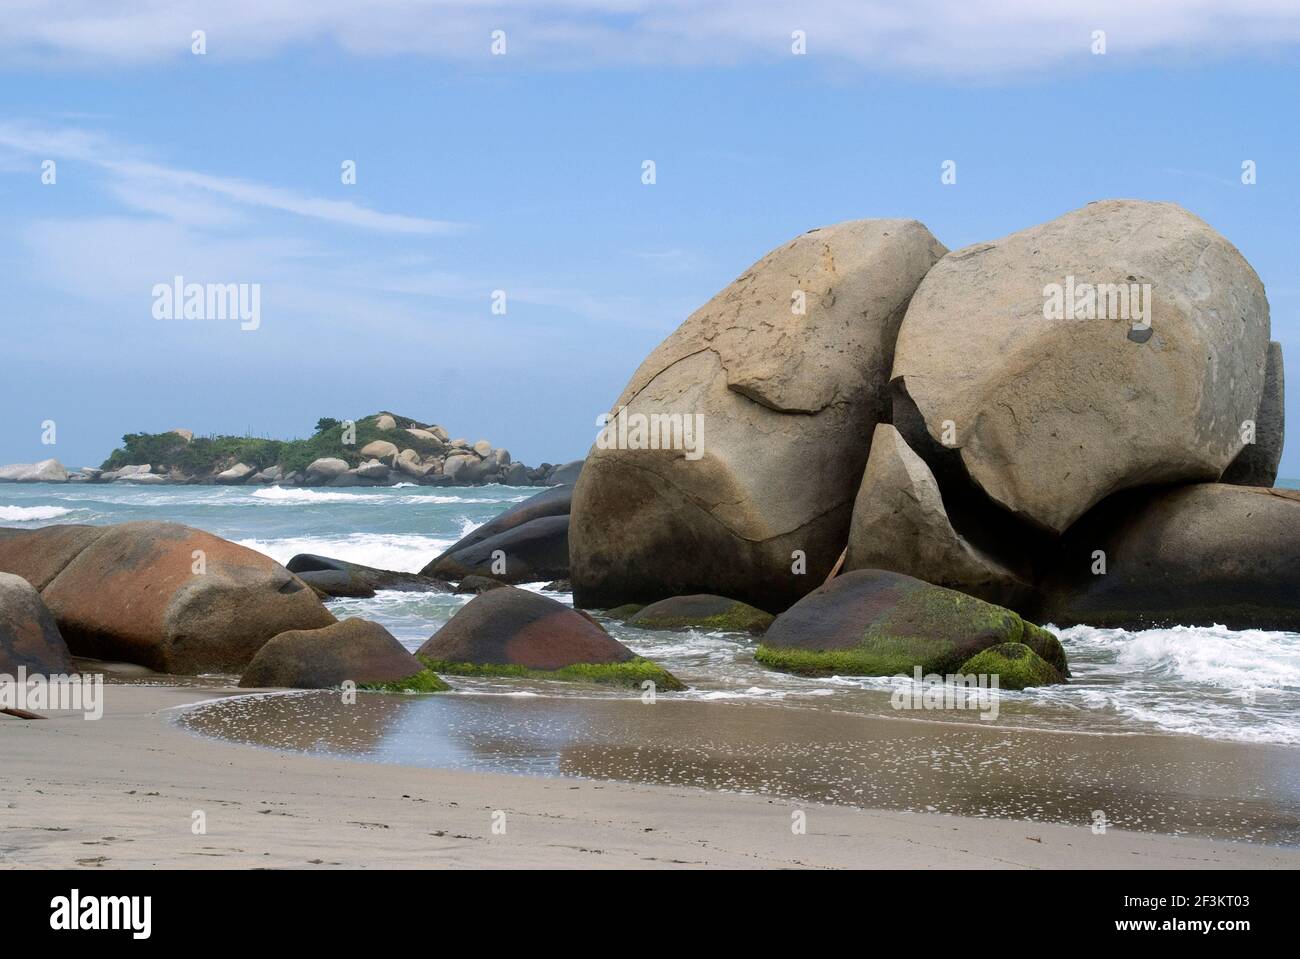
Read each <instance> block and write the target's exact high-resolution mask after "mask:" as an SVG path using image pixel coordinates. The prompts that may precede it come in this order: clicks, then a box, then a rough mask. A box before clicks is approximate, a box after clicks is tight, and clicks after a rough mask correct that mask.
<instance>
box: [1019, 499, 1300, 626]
mask: <svg viewBox="0 0 1300 959" xmlns="http://www.w3.org/2000/svg"><path fill="white" fill-rule="evenodd" d="M1041 591H1042V595H1043V600H1042V606H1041V608H1040V609H1039V611H1038V618H1039V619H1042V620H1044V621H1048V622H1053V623H1057V624H1060V625H1074V624H1076V623H1087V624H1088V625H1090V626H1098V627H1109V628H1116V629H1150V628H1156V627H1166V626H1212V625H1216V624H1217V625H1220V626H1226V627H1228V628H1229V629H1277V630H1291V631H1296V630H1300V490H1284V489H1264V488H1261V487H1254V486H1230V485H1226V484H1222V483H1198V484H1195V485H1192V486H1181V487H1159V488H1151V489H1141V490H1130V491H1127V492H1125V493H1122V494H1119V495H1117V496H1113V497H1111V498H1110V499H1109V500H1107V501H1106V502H1104V503H1102V504H1100V505H1099V506H1098V507H1096V508H1095V509H1093V510H1092V511H1091V512H1090V513H1089V514H1088V515H1087V516H1085V517H1084V518H1083V519H1081V520H1080V521H1079V522H1078V523H1076V524H1075V526H1074V528H1072V529H1071V530H1070V532H1069V533H1068V534H1067V535H1066V537H1065V539H1064V540H1063V541H1062V543H1061V547H1060V551H1059V553H1058V554H1057V556H1056V560H1055V564H1054V569H1053V571H1052V572H1051V573H1050V574H1049V575H1048V576H1047V577H1046V578H1045V580H1044V582H1043V584H1042V587H1041Z"/></svg>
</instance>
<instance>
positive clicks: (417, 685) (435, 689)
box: [357, 669, 451, 693]
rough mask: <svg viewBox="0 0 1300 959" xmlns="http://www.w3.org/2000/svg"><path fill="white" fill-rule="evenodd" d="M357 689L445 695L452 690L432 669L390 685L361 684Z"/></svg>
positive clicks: (389, 683)
mask: <svg viewBox="0 0 1300 959" xmlns="http://www.w3.org/2000/svg"><path fill="white" fill-rule="evenodd" d="M357 688H358V689H365V690H370V691H371V692H379V693H445V692H446V691H447V690H449V689H451V687H450V686H448V685H447V683H446V682H444V681H443V679H442V677H441V676H439V675H438V674H437V673H436V672H434V671H433V670H432V669H422V670H420V672H418V673H416V674H415V675H414V676H408V677H407V678H406V679H398V680H394V681H393V682H388V683H361V684H359V685H358V687H357Z"/></svg>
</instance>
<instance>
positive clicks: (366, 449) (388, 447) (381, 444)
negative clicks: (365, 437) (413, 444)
mask: <svg viewBox="0 0 1300 959" xmlns="http://www.w3.org/2000/svg"><path fill="white" fill-rule="evenodd" d="M397 453H398V449H397V445H396V444H395V443H390V442H388V440H374V441H373V442H370V443H367V444H366V445H365V446H363V447H361V455H362V456H365V457H367V458H374V459H381V460H382V459H387V458H389V457H393V456H396V455H397Z"/></svg>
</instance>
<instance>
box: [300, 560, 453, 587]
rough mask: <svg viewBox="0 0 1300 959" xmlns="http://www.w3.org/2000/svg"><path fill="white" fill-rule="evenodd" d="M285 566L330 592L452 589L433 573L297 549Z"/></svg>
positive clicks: (307, 581)
mask: <svg viewBox="0 0 1300 959" xmlns="http://www.w3.org/2000/svg"><path fill="white" fill-rule="evenodd" d="M287 568H288V570H289V572H291V573H296V574H298V576H299V578H300V579H302V581H303V582H305V583H310V584H311V585H312V586H315V587H316V588H317V589H319V590H321V591H323V592H325V593H328V594H329V595H331V596H358V597H366V596H373V595H375V592H376V591H377V590H381V589H388V590H397V591H399V592H404V593H450V592H452V586H451V584H450V583H448V582H447V581H445V580H442V579H438V578H437V577H434V576H425V575H423V574H421V573H404V572H400V571H397V570H391V569H376V568H374V567H373V566H363V565H361V564H360V563H349V562H348V561H347V560H342V559H334V558H332V557H329V556H317V555H316V554H314V553H299V554H298V555H297V556H295V557H293V559H291V560H289V562H288V564H287Z"/></svg>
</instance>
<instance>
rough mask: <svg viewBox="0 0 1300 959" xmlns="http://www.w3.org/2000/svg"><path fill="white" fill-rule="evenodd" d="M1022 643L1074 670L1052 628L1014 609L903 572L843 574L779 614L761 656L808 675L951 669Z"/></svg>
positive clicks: (778, 666) (1064, 671)
mask: <svg viewBox="0 0 1300 959" xmlns="http://www.w3.org/2000/svg"><path fill="white" fill-rule="evenodd" d="M1003 643H1024V644H1025V645H1027V646H1029V647H1030V648H1031V649H1033V650H1034V651H1035V652H1036V653H1037V654H1038V655H1039V656H1041V657H1042V658H1043V659H1045V660H1047V661H1048V662H1049V663H1051V664H1052V665H1053V666H1055V667H1056V668H1057V669H1058V671H1059V672H1060V673H1061V674H1062V676H1066V675H1068V667H1067V666H1066V660H1065V651H1064V650H1063V649H1062V648H1061V644H1060V641H1059V640H1058V639H1057V638H1056V636H1054V635H1053V634H1052V633H1051V632H1049V631H1048V630H1045V629H1042V628H1041V627H1038V626H1035V625H1034V624H1032V623H1027V622H1025V621H1024V620H1023V619H1021V618H1020V616H1018V615H1017V614H1016V613H1014V612H1012V611H1011V610H1009V609H1004V608H1003V607H1001V606H995V605H993V604H992V603H986V602H984V601H983V600H981V599H976V598H975V597H973V596H967V595H966V594H965V593H959V592H957V591H956V590H951V589H944V588H943V587H941V586H933V585H931V584H930V583H926V582H923V581H921V580H919V579H913V578H912V577H911V576H905V575H903V574H901V573H892V572H887V571H885V570H878V569H863V570H855V571H853V572H850V573H845V574H843V575H841V576H837V577H836V578H835V579H832V580H831V581H830V582H829V583H827V584H826V585H824V586H822V587H821V588H819V589H817V590H815V591H814V592H812V593H809V594H808V595H807V596H805V597H804V598H803V599H801V600H800V601H799V602H797V603H795V604H794V605H793V606H791V607H790V608H789V609H788V610H786V611H785V612H784V613H782V614H781V615H780V616H778V617H777V618H776V620H775V622H773V623H772V626H771V627H770V628H769V629H768V631H767V634H766V636H764V637H763V642H762V644H761V645H760V646H759V648H758V651H757V653H756V654H755V658H756V659H757V660H758V661H759V662H760V663H762V664H764V665H765V666H770V667H772V668H773V669H781V670H785V671H787V672H792V673H798V674H800V675H805V676H830V675H837V674H838V675H842V676H894V675H898V674H900V673H903V674H911V673H912V672H913V670H914V669H916V668H917V667H920V669H921V670H922V672H925V673H953V672H955V671H957V669H958V667H960V666H961V665H962V664H963V663H964V662H966V661H967V660H968V659H970V658H971V657H972V656H974V655H975V654H976V653H978V652H980V651H981V650H984V649H988V648H989V647H992V646H998V645H1001V644H1003Z"/></svg>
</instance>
